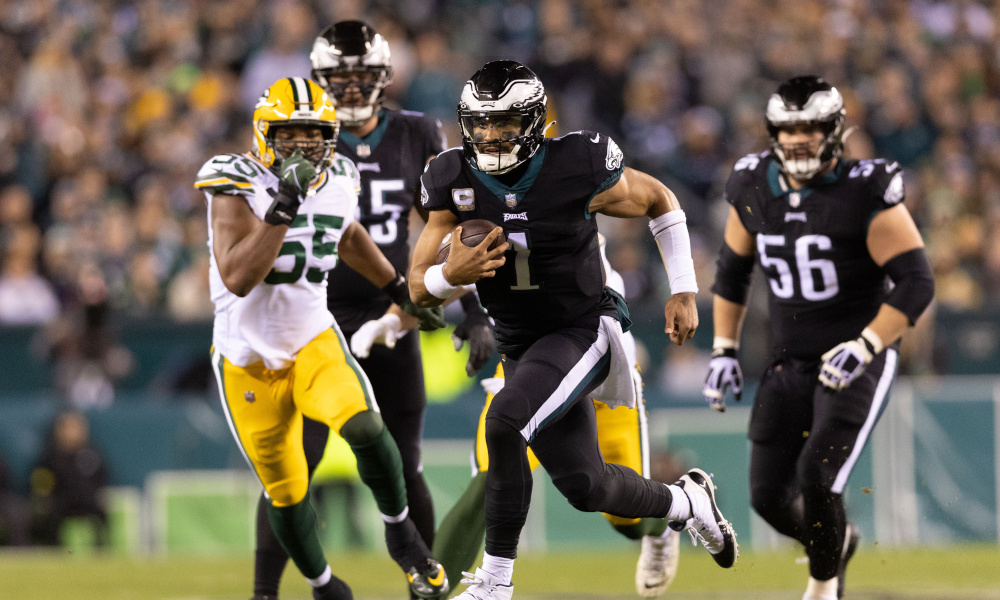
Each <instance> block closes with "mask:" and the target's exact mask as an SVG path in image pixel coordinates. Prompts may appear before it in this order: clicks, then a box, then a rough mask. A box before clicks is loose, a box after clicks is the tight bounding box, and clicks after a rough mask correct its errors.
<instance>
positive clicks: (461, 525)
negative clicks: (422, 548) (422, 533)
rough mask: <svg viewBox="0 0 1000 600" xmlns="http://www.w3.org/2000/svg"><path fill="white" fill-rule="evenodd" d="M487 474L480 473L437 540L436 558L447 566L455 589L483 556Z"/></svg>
mask: <svg viewBox="0 0 1000 600" xmlns="http://www.w3.org/2000/svg"><path fill="white" fill-rule="evenodd" d="M485 501H486V473H478V474H476V476H475V477H473V478H472V481H470V482H469V486H468V487H467V488H465V491H464V492H462V495H461V497H459V499H458V501H456V502H455V505H454V506H452V507H451V510H449V511H448V514H446V515H445V516H444V519H443V520H442V521H441V526H440V527H439V528H438V531H437V535H435V537H434V556H435V557H436V558H437V559H438V560H439V561H441V564H442V565H444V570H445V572H446V573H447V574H448V581H450V582H452V585H453V586H456V585H458V582H459V581H461V579H462V571H471V570H472V566H473V565H474V564H475V562H476V559H477V558H479V557H480V556H482V547H483V538H484V537H486V513H485V512H484V508H483V505H484V503H485Z"/></svg>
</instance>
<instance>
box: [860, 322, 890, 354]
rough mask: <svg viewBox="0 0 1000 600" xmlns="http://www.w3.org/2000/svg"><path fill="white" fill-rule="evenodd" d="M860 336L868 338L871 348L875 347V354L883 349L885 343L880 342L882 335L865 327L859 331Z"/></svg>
mask: <svg viewBox="0 0 1000 600" xmlns="http://www.w3.org/2000/svg"><path fill="white" fill-rule="evenodd" d="M861 337H863V338H865V339H866V340H868V343H869V344H871V345H872V348H875V354H881V352H882V351H883V350H885V343H883V342H882V336H880V335H879V334H877V333H875V332H874V331H872V330H871V329H869V328H868V327H865V328H864V330H863V331H862V332H861Z"/></svg>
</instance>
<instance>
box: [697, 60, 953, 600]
mask: <svg viewBox="0 0 1000 600" xmlns="http://www.w3.org/2000/svg"><path fill="white" fill-rule="evenodd" d="M766 118H767V126H768V130H769V133H770V137H771V149H770V150H769V151H767V152H762V153H760V154H751V155H748V156H745V157H743V158H742V159H740V160H739V161H738V162H737V163H736V165H735V167H734V169H733V173H732V176H731V177H730V178H729V182H728V183H727V185H726V192H725V193H726V200H727V201H728V202H729V203H730V204H731V205H732V206H731V207H730V209H729V217H728V220H727V221H726V229H725V242H724V244H723V246H722V250H721V251H720V254H719V259H718V270H717V272H716V280H715V285H714V286H713V287H712V291H713V292H714V294H715V298H714V303H713V311H714V322H715V343H714V351H713V353H712V356H713V358H712V361H711V365H710V370H709V373H708V377H707V378H706V382H705V388H704V395H705V400H706V401H707V402H708V403H709V405H710V406H712V407H713V408H715V409H716V410H719V411H722V410H724V409H725V402H724V398H725V394H726V392H727V390H729V389H732V391H733V392H734V394H735V396H736V399H737V400H739V397H740V393H741V392H742V386H743V375H742V373H741V372H740V366H739V362H738V360H737V350H738V349H739V340H740V332H741V330H742V326H743V317H744V316H745V314H746V298H747V290H748V288H749V285H750V276H751V273H752V270H753V266H754V260H755V257H754V255H755V254H756V261H757V262H758V264H760V267H761V269H762V270H763V272H764V274H765V276H766V277H767V282H768V298H769V312H770V323H771V331H772V332H773V339H772V342H773V352H772V363H771V365H770V367H768V369H767V372H765V373H764V375H763V377H762V378H761V382H760V387H759V388H758V389H757V395H756V398H755V399H754V406H753V412H752V414H751V417H750V428H749V437H750V441H751V446H750V498H751V503H752V504H753V508H754V510H756V511H757V513H758V514H760V516H761V517H763V518H764V520H765V521H767V522H768V523H769V524H770V525H771V526H772V527H774V528H775V529H776V530H777V531H779V532H780V533H783V534H785V535H787V536H790V537H792V538H794V539H796V540H798V541H799V542H801V543H802V544H803V545H804V546H805V549H806V553H807V554H808V556H809V574H810V577H809V581H808V584H807V587H806V592H805V595H804V596H803V600H836V599H837V598H839V597H841V596H842V595H843V592H844V573H845V569H846V566H847V561H848V560H849V559H850V558H851V556H852V555H853V553H854V550H855V548H856V547H857V544H858V530H857V527H855V526H853V525H851V524H850V523H849V522H848V520H847V516H846V514H845V511H844V501H843V496H842V493H843V491H844V485H845V484H846V482H847V478H848V476H850V474H851V470H852V469H853V468H854V465H855V463H856V461H857V459H858V456H859V455H860V454H861V451H862V450H863V449H864V446H865V444H866V443H867V441H868V439H869V436H870V435H871V431H872V429H873V427H874V426H875V423H876V422H877V421H878V418H879V415H880V414H881V412H882V409H883V408H884V407H885V403H886V401H887V396H888V392H889V387H890V386H891V384H892V381H893V378H894V376H895V374H896V365H897V362H896V361H897V352H896V349H897V347H898V340H899V338H900V336H901V335H902V334H903V333H904V332H905V331H906V329H907V327H909V326H911V325H913V323H914V322H915V321H916V320H917V318H918V317H919V316H920V314H921V313H922V312H923V311H924V309H925V308H926V307H927V305H928V304H929V303H930V301H931V298H932V297H933V295H934V280H933V278H932V275H931V270H930V265H929V264H928V262H927V257H926V255H925V253H924V243H923V240H922V239H921V237H920V233H919V232H918V231H917V228H916V226H915V225H914V223H913V219H912V218H911V217H910V213H909V212H908V211H907V210H906V206H904V205H903V173H902V171H901V170H900V168H899V164H898V163H895V162H892V161H888V160H884V159H875V160H848V159H845V158H843V157H842V156H841V153H842V150H843V138H844V133H845V132H844V120H845V110H844V99H843V97H842V96H841V94H840V92H839V91H837V89H836V88H834V87H832V86H831V85H830V84H829V83H827V82H826V81H824V80H823V79H821V78H819V77H816V76H803V77H795V78H792V79H789V80H788V81H785V82H784V83H782V84H781V85H780V86H779V87H778V90H777V92H776V93H775V94H773V95H772V96H771V98H770V100H769V101H768V104H767V110H766Z"/></svg>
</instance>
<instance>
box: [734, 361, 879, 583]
mask: <svg viewBox="0 0 1000 600" xmlns="http://www.w3.org/2000/svg"><path fill="white" fill-rule="evenodd" d="M896 357H897V354H896V350H894V349H892V348H889V349H888V350H886V351H885V352H883V353H882V354H880V355H878V356H876V357H875V359H874V360H873V361H872V363H871V364H870V365H869V366H868V368H867V369H866V370H865V372H864V373H863V374H862V375H861V376H860V377H859V378H858V379H856V380H854V382H853V383H852V384H851V385H850V386H849V387H847V388H845V389H843V390H840V391H839V392H832V391H830V390H827V389H826V388H824V387H823V386H822V385H821V384H820V383H819V366H817V365H816V364H815V363H812V364H806V363H802V362H799V361H795V360H783V361H779V362H777V363H775V364H773V365H771V367H769V368H768V370H767V372H766V373H765V374H764V377H763V378H762V379H761V382H760V387H759V388H758V390H757V396H756V398H754V406H753V412H752V414H751V417H750V430H749V437H750V440H751V442H752V443H751V447H750V501H751V504H752V505H753V508H754V510H755V511H757V513H758V514H759V515H760V516H761V517H763V518H764V520H765V521H767V522H768V523H769V524H770V525H771V526H772V527H774V528H775V529H776V530H777V531H778V532H779V533H782V534H784V535H787V536H789V537H792V538H794V539H796V540H798V541H799V542H801V543H802V545H803V546H805V550H806V554H807V555H808V556H809V573H810V575H812V576H813V577H814V578H815V579H818V580H820V581H826V580H827V579H830V578H831V577H834V576H836V575H837V569H838V567H839V565H840V555H841V551H842V549H843V547H844V535H845V532H846V526H847V516H846V514H845V512H844V501H843V496H842V494H843V491H844V486H845V484H846V483H847V478H848V476H849V475H850V474H851V470H852V469H853V468H854V465H855V463H856V462H857V459H858V456H859V455H860V454H861V451H862V450H863V449H864V446H865V444H866V443H867V441H868V438H869V436H870V435H871V432H872V429H873V428H874V427H875V423H876V422H877V421H878V418H879V416H881V414H882V411H883V409H884V408H885V403H886V401H887V399H888V392H889V387H890V385H891V384H892V380H893V378H894V376H895V373H896Z"/></svg>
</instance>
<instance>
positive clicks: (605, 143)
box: [548, 131, 625, 195]
mask: <svg viewBox="0 0 1000 600" xmlns="http://www.w3.org/2000/svg"><path fill="white" fill-rule="evenodd" d="M555 141H558V142H559V143H560V145H562V146H564V147H565V150H564V151H566V152H568V153H569V155H570V156H589V157H590V164H589V165H588V166H589V167H590V180H591V182H592V183H593V184H594V185H595V187H596V188H597V190H596V191H595V192H594V194H595V195H596V194H599V193H601V192H603V191H605V190H608V189H611V188H612V187H614V185H615V184H616V183H618V180H619V179H621V176H622V173H624V172H625V155H624V153H623V152H622V150H621V148H620V147H619V146H618V144H616V143H615V141H614V140H613V139H611V138H610V137H608V136H606V135H604V134H601V133H597V132H595V131H574V132H573V133H568V134H566V135H564V136H562V137H559V138H555V139H554V140H553V142H555ZM548 145H549V146H552V145H553V143H552V142H550V143H549V144H548Z"/></svg>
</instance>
